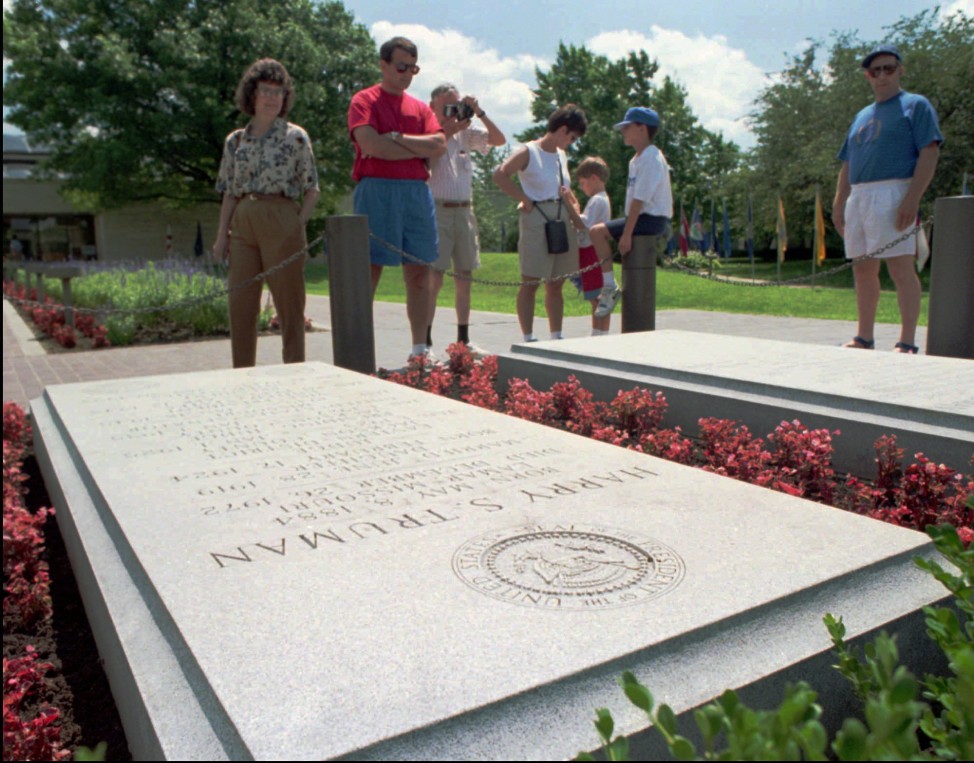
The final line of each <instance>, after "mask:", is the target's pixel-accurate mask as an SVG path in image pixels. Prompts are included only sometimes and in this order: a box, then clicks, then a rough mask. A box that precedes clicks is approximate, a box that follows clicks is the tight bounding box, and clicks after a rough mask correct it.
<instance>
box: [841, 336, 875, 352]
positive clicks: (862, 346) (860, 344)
mask: <svg viewBox="0 0 974 763" xmlns="http://www.w3.org/2000/svg"><path fill="white" fill-rule="evenodd" d="M842 346H843V347H852V348H853V349H856V350H874V349H876V340H875V339H863V338H862V337H861V336H854V337H852V340H851V341H849V342H846V343H845V344H844V345H842Z"/></svg>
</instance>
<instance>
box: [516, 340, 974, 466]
mask: <svg viewBox="0 0 974 763" xmlns="http://www.w3.org/2000/svg"><path fill="white" fill-rule="evenodd" d="M498 370H499V376H500V379H501V381H502V383H506V381H507V380H509V379H511V378H527V379H530V380H531V382H532V384H533V385H534V386H535V387H536V388H539V389H545V388H547V387H548V386H550V385H551V384H553V383H554V382H558V381H564V380H565V379H566V378H567V377H568V376H569V375H574V376H575V377H577V378H578V379H579V381H580V382H581V383H582V385H583V386H584V387H585V388H586V389H588V390H590V391H592V392H593V393H594V394H595V396H596V397H597V398H599V399H611V398H612V397H614V396H615V394H616V393H617V392H618V391H619V390H620V389H631V388H632V387H635V386H639V387H643V388H647V389H651V390H654V391H662V392H663V393H664V395H665V396H666V399H667V402H668V403H669V408H668V409H667V415H666V425H667V426H671V427H672V426H680V427H682V428H683V430H684V431H686V432H689V433H696V432H697V431H698V425H697V422H698V420H699V419H700V417H702V416H713V417H717V418H728V419H733V420H735V421H739V422H741V423H743V424H746V425H747V426H748V428H749V429H750V430H751V431H752V432H754V433H756V434H758V435H760V436H763V435H765V434H767V433H769V432H772V431H774V429H775V427H777V426H778V424H780V423H781V422H782V421H793V420H795V419H798V420H800V421H801V423H802V424H804V425H805V426H808V427H811V428H815V429H827V430H830V431H835V430H838V431H839V433H840V435H839V436H838V437H835V438H834V439H833V446H834V448H835V451H834V456H833V463H834V464H835V466H836V468H837V469H838V470H840V471H845V472H848V473H852V474H856V475H859V476H861V477H865V478H866V479H875V478H876V468H875V450H874V447H873V443H874V442H875V441H876V439H877V438H879V437H881V436H883V435H889V434H893V435H896V437H897V439H898V445H900V447H902V448H903V449H904V450H905V451H906V453H907V455H908V456H912V455H913V454H914V453H917V452H922V453H924V454H925V455H926V456H927V457H929V458H930V459H931V460H934V461H937V462H939V463H946V464H948V465H950V466H952V467H953V468H955V469H964V468H965V467H966V465H967V463H968V462H969V461H970V458H971V456H972V454H974V363H971V362H970V361H969V360H960V359H958V358H944V357H935V356H928V355H921V356H913V355H900V354H896V353H892V352H878V351H877V352H863V351H860V352H851V351H849V350H848V349H846V348H843V347H838V346H836V347H828V346H820V345H812V344H798V343H795V342H782V341H775V340H770V339H749V338H745V337H735V336H723V335H717V334H704V333H700V332H693V331H677V330H665V331H649V332H638V333H631V334H617V335H612V336H605V337H599V338H598V341H592V340H591V339H589V338H584V339H567V340H562V341H553V342H535V343H531V344H518V345H514V346H513V347H512V348H511V352H510V353H509V354H502V355H501V356H500V357H499V359H498Z"/></svg>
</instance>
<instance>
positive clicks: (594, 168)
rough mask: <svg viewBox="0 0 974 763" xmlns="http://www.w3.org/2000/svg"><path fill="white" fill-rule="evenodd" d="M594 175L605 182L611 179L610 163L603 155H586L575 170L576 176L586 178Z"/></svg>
mask: <svg viewBox="0 0 974 763" xmlns="http://www.w3.org/2000/svg"><path fill="white" fill-rule="evenodd" d="M593 175H594V176H595V177H597V178H598V179H599V180H601V181H602V182H603V183H604V182H605V181H606V180H608V179H609V165H608V164H606V163H605V159H603V158H602V157H601V156H586V157H585V158H584V159H582V162H581V164H579V165H578V169H576V170H575V177H579V178H584V177H590V176H593Z"/></svg>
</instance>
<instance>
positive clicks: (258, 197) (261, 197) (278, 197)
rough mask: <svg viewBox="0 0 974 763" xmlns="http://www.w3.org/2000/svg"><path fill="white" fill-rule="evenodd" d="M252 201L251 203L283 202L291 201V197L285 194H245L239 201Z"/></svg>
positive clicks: (239, 197)
mask: <svg viewBox="0 0 974 763" xmlns="http://www.w3.org/2000/svg"><path fill="white" fill-rule="evenodd" d="M242 199H250V201H282V200H290V197H289V196H286V195H284V194H283V193H245V194H244V195H243V196H238V197H237V200H238V201H239V200H242Z"/></svg>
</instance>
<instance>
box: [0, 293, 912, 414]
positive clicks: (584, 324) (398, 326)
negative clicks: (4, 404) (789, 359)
mask: <svg viewBox="0 0 974 763" xmlns="http://www.w3.org/2000/svg"><path fill="white" fill-rule="evenodd" d="M571 298H573V297H570V296H568V295H567V290H566V299H571ZM307 314H308V316H309V317H310V318H311V319H312V321H313V323H314V325H315V326H316V327H317V328H318V329H321V330H317V331H314V332H312V333H311V334H309V335H308V344H307V357H308V359H309V360H319V361H324V362H326V363H331V362H332V350H331V317H330V311H329V303H328V298H327V297H316V296H309V297H308V309H307ZM373 320H374V324H375V344H376V362H377V364H378V365H379V367H385V368H400V367H401V366H403V365H404V364H405V361H406V356H407V355H408V354H409V350H410V345H411V341H410V335H409V326H408V324H407V322H406V308H405V306H404V305H397V304H391V303H387V302H377V303H375V305H374V310H373ZM619 320H620V318H619V312H618V310H617V311H616V313H615V315H614V317H613V319H612V329H613V331H614V332H617V331H618V330H619ZM455 321H456V316H455V313H454V312H453V311H452V310H451V309H450V308H444V307H440V308H438V309H437V318H436V325H435V326H434V329H433V341H434V346H435V349H436V350H437V352H438V353H440V355H441V356H442V354H443V352H444V351H445V349H446V346H447V345H448V344H450V343H451V342H453V341H455V339H456V326H455ZM590 325H591V324H590V319H589V318H588V317H572V318H566V319H565V324H564V333H565V336H566V337H582V336H588V334H589V330H590ZM656 327H657V328H658V329H682V330H685V331H701V332H705V333H713V334H724V335H729V336H750V337H754V338H763V339H778V340H782V341H791V342H807V343H811V344H825V345H839V344H842V343H843V342H845V341H847V340H848V339H849V338H851V337H852V335H853V334H855V331H856V325H855V323H854V322H852V321H824V320H810V319H806V318H780V317H768V316H756V315H735V314H730V313H711V312H705V311H701V310H667V311H663V312H660V313H658V314H657V316H656ZM535 333H536V334H537V335H538V337H540V338H542V339H543V338H544V337H546V336H547V334H548V332H547V322H546V320H545V318H544V317H543V316H540V317H536V318H535ZM898 333H899V327H898V326H895V325H889V324H880V325H878V326H877V327H876V345H877V347H878V348H879V349H881V350H890V349H892V347H893V344H894V343H895V342H896V340H897V339H898ZM470 338H471V340H472V341H473V342H474V343H476V344H477V345H479V346H481V347H482V348H484V349H485V350H488V351H490V352H507V351H509V350H510V347H511V344H513V343H514V342H517V341H520V339H521V335H520V331H519V329H518V325H517V318H516V316H514V315H505V314H500V313H486V312H474V313H473V314H472V316H471V327H470ZM594 341H597V340H594ZM917 344H918V345H919V346H920V347H921V348H923V347H924V346H925V344H926V329H924V328H920V329H919V330H918V332H917ZM849 352H850V353H853V352H855V351H853V350H850V351H849ZM280 362H281V341H280V338H279V337H276V336H267V337H261V338H260V340H259V342H258V345H257V363H258V365H271V364H275V363H280ZM229 367H230V340H229V339H206V340H200V341H193V342H182V343H179V344H165V345H148V346H139V347H119V348H111V349H107V350H95V351H90V352H77V351H76V352H63V353H51V354H47V353H45V352H44V350H43V348H42V347H41V345H40V343H39V342H37V341H36V340H35V339H34V336H33V333H32V332H31V330H30V329H29V328H28V327H27V326H26V325H25V324H24V322H23V321H22V320H21V318H20V316H19V315H18V314H17V311H16V310H14V308H13V307H12V306H11V305H10V304H9V303H8V302H7V301H6V300H5V301H4V303H3V399H4V401H8V400H12V401H14V402H16V403H19V404H20V405H23V406H26V405H27V404H28V402H29V401H30V400H32V399H33V398H35V397H37V396H39V395H40V394H41V392H42V391H43V389H44V387H45V386H47V385H49V384H66V383H71V382H79V381H96V380H98V379H118V378H127V377H135V376H154V375H157V374H173V373H183V372H186V371H203V370H214V369H220V368H229Z"/></svg>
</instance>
